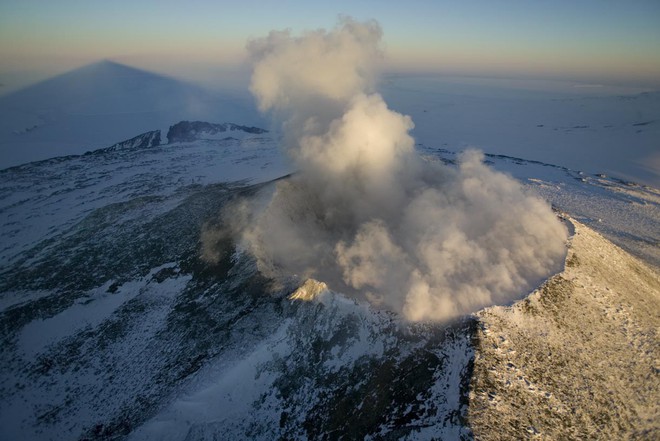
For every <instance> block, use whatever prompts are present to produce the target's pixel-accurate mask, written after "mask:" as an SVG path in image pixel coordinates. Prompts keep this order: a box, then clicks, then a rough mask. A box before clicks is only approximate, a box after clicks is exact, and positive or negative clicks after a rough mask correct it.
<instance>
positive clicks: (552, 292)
mask: <svg viewBox="0 0 660 441" xmlns="http://www.w3.org/2000/svg"><path fill="white" fill-rule="evenodd" d="M572 222H573V224H574V225H575V234H574V236H573V237H572V239H571V244H570V248H569V253H568V257H567V260H566V269H565V270H564V271H563V272H562V273H560V274H558V275H556V276H554V277H552V278H551V279H550V280H548V281H547V282H546V283H545V284H544V285H543V286H542V287H541V288H539V289H538V290H537V291H535V292H534V293H533V294H531V295H530V296H529V297H527V298H526V299H524V300H522V301H520V302H518V303H516V304H514V305H513V306H511V307H503V306H497V307H491V308H487V309H485V310H484V311H482V312H480V313H478V314H477V318H478V320H479V326H478V327H477V329H476V333H475V335H474V339H473V341H474V349H475V354H476V355H475V360H474V373H473V375H472V379H471V386H470V405H469V412H468V415H469V424H470V426H471V428H472V430H473V432H474V434H475V438H478V439H483V440H490V439H492V440H503V439H511V440H517V439H523V438H528V437H531V436H535V437H537V438H538V439H546V440H555V439H658V438H659V437H660V405H659V404H658V397H659V396H660V378H659V377H658V364H657V363H658V357H660V350H659V348H658V337H659V336H658V325H659V324H660V322H659V319H658V314H659V312H660V277H659V275H658V273H657V272H655V271H654V270H653V269H651V268H650V267H649V266H647V265H646V264H644V263H643V262H641V261H639V260H637V259H636V258H634V257H632V256H631V255H629V254H628V253H626V252H624V251H623V250H621V249H620V248H618V247H617V246H615V245H613V244H612V243H611V242H609V241H607V240H605V239H604V238H603V237H602V236H600V235H599V234H597V233H596V232H594V231H593V230H591V229H589V228H587V227H585V226H584V225H582V224H580V223H578V222H576V221H572Z"/></svg>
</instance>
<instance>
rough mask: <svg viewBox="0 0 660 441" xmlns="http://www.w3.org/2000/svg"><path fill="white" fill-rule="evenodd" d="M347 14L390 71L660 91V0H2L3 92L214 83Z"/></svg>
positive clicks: (0, 50)
mask: <svg viewBox="0 0 660 441" xmlns="http://www.w3.org/2000/svg"><path fill="white" fill-rule="evenodd" d="M340 15H349V16H352V17H354V18H355V19H357V20H360V21H364V20H377V21H378V22H379V23H380V25H381V27H382V29H383V31H384V38H383V46H384V58H383V60H382V70H383V71H384V72H398V73H406V74H438V75H456V76H478V77H497V78H536V79H551V80H568V81H578V82H587V83H591V82H595V83H598V84H601V83H603V84H618V85H635V86H642V87H650V88H660V55H658V51H657V48H658V47H660V30H659V29H660V27H658V26H657V23H659V22H660V4H658V3H657V2H652V1H637V2H634V3H622V2H615V1H605V2H598V1H586V2H580V3H578V4H574V3H573V2H568V1H557V2H552V3H551V4H539V3H533V4H530V3H527V2H520V1H512V0H507V1H488V2H487V1H483V0H481V1H470V2H456V3H453V2H430V1H414V2H409V3H406V4H405V5H398V4H396V5H395V4H381V3H378V2H372V1H367V2H360V3H359V4H353V3H351V2H344V1H341V2H335V3H333V4H332V5H321V4H313V5H309V4H305V3H302V2H299V1H288V2H283V3H281V4H278V5H277V7H273V6H270V5H265V4H263V3H261V2H242V3H241V4H237V3H234V2H210V1H195V2H189V3H186V4H185V5H184V4H176V3H169V2H168V3H167V4H163V3H162V2H153V1H138V2H125V1H120V2H119V3H117V2H115V3H113V4H108V5H105V4H97V3H95V4H91V3H90V4H77V3H75V2H72V1H69V0H66V1H61V2H57V4H54V3H50V2H43V1H38V0H37V1H34V0H32V1H30V0H28V1H20V2H19V1H14V0H11V1H6V2H3V3H2V5H0V57H2V59H3V64H2V66H0V83H1V84H2V85H3V86H2V87H0V94H5V93H7V92H8V91H11V90H16V89H17V88H19V87H22V86H26V85H29V84H31V83H34V82H36V81H38V80H41V79H45V78H47V77H49V76H52V75H56V74H59V73H64V72H66V71H69V70H72V69H75V68H76V67H80V66H83V65H86V64H89V63H92V62H95V61H99V60H102V59H111V60H114V61H117V62H120V63H123V64H128V65H131V66H135V67H139V68H142V69H147V70H151V71H154V72H157V73H162V74H167V75H171V76H175V77H177V78H182V79H187V80H189V81H194V82H201V83H206V84H212V83H213V82H214V80H216V78H215V77H214V75H217V74H218V72H221V71H223V70H236V69H240V68H241V67H245V61H246V56H247V53H246V49H245V48H246V42H247V41H250V40H253V39H255V38H257V37H259V36H262V35H264V34H266V33H268V32H269V31H271V30H285V29H289V30H291V31H292V32H293V33H297V32H301V31H303V30H305V29H317V28H325V29H328V28H331V27H332V26H333V24H334V22H335V21H336V19H337V17H338V16H340Z"/></svg>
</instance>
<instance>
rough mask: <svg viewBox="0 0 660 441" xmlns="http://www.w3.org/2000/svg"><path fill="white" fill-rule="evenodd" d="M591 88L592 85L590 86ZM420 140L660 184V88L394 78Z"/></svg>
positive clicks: (391, 87)
mask: <svg viewBox="0 0 660 441" xmlns="http://www.w3.org/2000/svg"><path fill="white" fill-rule="evenodd" d="M585 86H591V87H585ZM382 88H383V95H384V96H385V98H386V99H387V102H388V103H389V105H390V106H391V107H392V108H393V109H395V110H396V111H398V112H401V113H405V114H408V115H411V116H412V118H413V121H414V123H415V129H414V130H413V135H414V136H415V139H416V140H417V142H420V143H422V144H425V145H432V146H435V147H442V148H447V149H449V150H454V151H455V150H462V149H464V148H466V147H476V148H479V149H482V150H484V151H485V152H487V153H493V154H502V155H508V156H514V157H518V158H525V159H528V160H537V161H541V162H545V163H548V164H556V165H562V166H565V167H568V168H570V169H572V170H581V171H583V172H585V173H588V174H594V173H603V174H606V175H612V176H615V177H618V178H620V179H625V180H630V181H634V182H637V183H639V184H649V185H653V186H654V187H656V188H658V187H660V149H659V148H658V146H660V92H658V91H653V90H647V89H641V88H634V87H614V86H605V85H585V84H579V83H571V82H559V81H558V82H552V81H540V80H539V81H523V80H489V79H466V78H446V77H440V76H427V77H423V76H410V75H409V76H401V77H399V76H391V77H387V78H386V80H384V82H383V86H382Z"/></svg>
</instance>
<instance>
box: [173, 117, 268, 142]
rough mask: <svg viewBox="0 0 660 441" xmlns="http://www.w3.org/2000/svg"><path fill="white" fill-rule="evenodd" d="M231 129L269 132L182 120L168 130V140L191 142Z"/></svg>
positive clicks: (259, 132)
mask: <svg viewBox="0 0 660 441" xmlns="http://www.w3.org/2000/svg"><path fill="white" fill-rule="evenodd" d="M229 131H241V132H245V133H252V134H261V133H266V132H268V130H264V129H260V128H259V127H248V126H241V125H238V124H233V123H224V124H213V123H209V122H204V121H181V122H178V123H176V124H174V125H173V126H170V129H169V130H168V132H167V142H168V143H170V144H171V143H173V142H190V141H195V140H196V139H204V137H205V136H213V135H217V134H219V133H224V132H229Z"/></svg>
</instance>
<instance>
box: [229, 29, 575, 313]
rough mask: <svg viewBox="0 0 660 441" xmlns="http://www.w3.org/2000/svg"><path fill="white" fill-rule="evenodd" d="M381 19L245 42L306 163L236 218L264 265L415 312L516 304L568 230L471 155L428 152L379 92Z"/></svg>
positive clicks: (264, 102) (260, 94)
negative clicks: (454, 157)
mask: <svg viewBox="0 0 660 441" xmlns="http://www.w3.org/2000/svg"><path fill="white" fill-rule="evenodd" d="M381 35H382V32H381V29H380V27H379V25H378V24H377V23H376V22H366V23H358V22H355V21H353V20H351V19H348V18H344V19H342V20H340V23H339V24H338V25H337V26H336V27H335V28H334V29H332V30H330V31H326V30H317V31H310V32H305V33H303V34H302V35H301V36H293V35H292V34H291V33H290V32H288V31H283V32H271V33H270V34H269V35H268V36H267V37H265V38H262V39H258V40H255V41H252V42H250V43H249V45H248V49H249V51H250V54H251V57H252V61H253V64H254V73H253V76H252V83H251V88H250V89H251V91H252V93H253V94H254V96H255V97H256V99H257V102H258V105H259V108H260V110H261V111H263V112H268V113H270V114H271V115H272V116H273V117H274V118H275V119H276V120H277V121H280V123H281V125H282V131H283V141H282V148H283V149H284V151H285V152H286V154H288V155H289V157H290V158H291V159H292V161H293V162H294V164H295V165H296V167H297V169H298V170H299V171H298V172H297V173H296V174H295V175H294V176H292V177H291V178H289V179H285V180H281V181H279V182H278V184H277V186H276V188H275V190H274V191H273V193H272V194H271V195H269V196H268V198H267V199H266V200H265V202H264V201H247V202H245V203H244V204H243V206H242V207H235V211H234V212H233V213H232V215H231V217H232V218H233V222H234V223H235V224H236V225H237V224H240V228H237V231H239V232H240V238H241V240H242V243H243V245H244V247H245V248H246V249H248V250H249V251H250V252H251V253H253V254H254V256H255V257H256V259H257V263H258V266H259V269H260V271H261V272H262V273H264V274H266V275H268V276H270V277H274V278H278V277H287V276H290V275H297V276H299V277H301V278H306V277H314V278H316V279H319V280H323V281H325V282H326V283H328V285H329V286H330V288H331V289H333V290H335V291H338V292H342V293H344V294H347V295H350V296H353V297H358V298H366V299H368V300H369V301H370V302H371V303H372V304H374V305H377V306H379V307H384V308H387V309H391V310H394V311H397V312H400V313H401V314H403V316H405V317H406V318H407V319H410V320H427V319H432V320H442V319H447V318H451V317H455V316H457V315H460V314H465V313H469V312H472V311H475V310H478V309H480V308H482V307H484V306H486V305H489V304H493V303H506V302H509V301H511V300H513V299H515V298H519V297H520V296H521V295H524V294H525V293H526V292H527V291H528V290H529V289H530V288H533V287H534V285H535V284H537V283H538V282H539V281H540V280H542V279H543V278H545V277H547V276H548V275H550V274H552V273H553V272H556V271H558V270H559V269H560V268H561V265H562V263H563V258H564V255H565V241H566V238H567V233H566V229H565V227H564V226H563V224H561V223H560V222H559V221H558V219H557V218H556V216H555V215H554V214H553V213H552V211H551V209H550V207H549V206H548V204H547V203H545V202H544V201H542V200H541V199H539V198H538V197H536V196H534V195H530V194H528V193H527V192H526V191H525V190H524V189H523V188H522V187H521V185H520V184H519V183H518V182H516V181H515V180H513V179H512V178H510V177H508V176H506V175H504V174H502V173H499V172H496V171H494V170H492V169H490V168H489V167H487V166H486V165H484V163H483V155H482V154H481V153H480V152H477V151H467V152H465V153H463V154H462V156H461V158H460V164H459V166H458V168H457V169H456V168H452V167H449V166H445V165H443V164H440V163H436V162H429V161H427V160H424V159H423V158H421V157H420V156H419V155H418V154H417V153H416V151H415V149H414V140H413V138H412V137H411V136H410V134H409V131H410V130H411V129H412V128H413V123H412V120H411V119H410V117H408V116H405V115H401V114H399V113H397V112H395V111H393V110H391V109H389V108H388V107H387V104H386V103H385V101H384V100H383V97H382V96H381V95H379V94H378V93H375V87H376V66H377V64H378V60H379V58H380V57H381V50H380V40H381Z"/></svg>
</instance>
